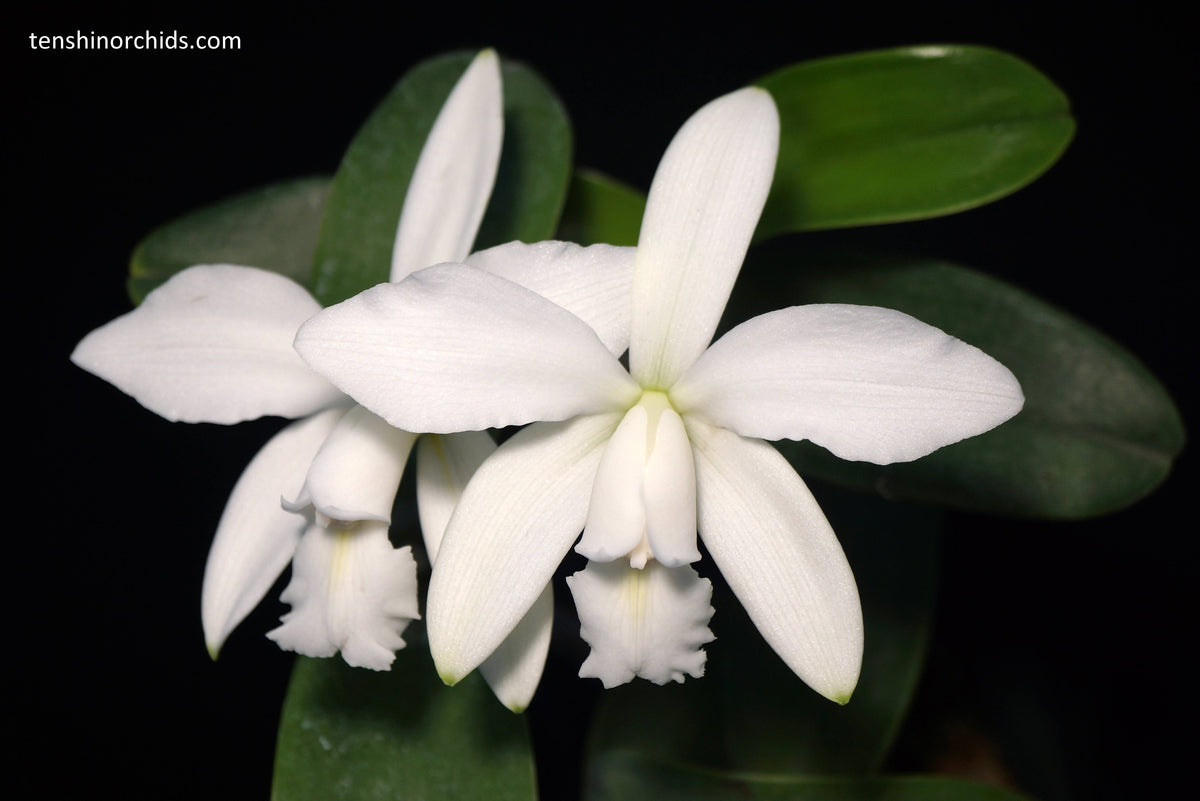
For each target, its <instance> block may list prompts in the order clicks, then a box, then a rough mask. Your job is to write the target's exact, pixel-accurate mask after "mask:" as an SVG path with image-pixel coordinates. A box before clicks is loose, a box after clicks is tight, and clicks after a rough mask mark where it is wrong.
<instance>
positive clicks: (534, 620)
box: [479, 584, 554, 712]
mask: <svg viewBox="0 0 1200 801" xmlns="http://www.w3.org/2000/svg"><path fill="white" fill-rule="evenodd" d="M553 625H554V590H553V588H552V587H551V586H550V585H549V584H547V585H546V589H545V590H543V591H542V594H541V595H539V596H538V599H537V600H536V601H534V602H533V606H531V607H530V608H529V611H528V612H526V613H525V617H523V618H521V622H520V623H518V624H517V627H516V628H515V629H513V630H512V633H511V634H509V635H508V636H507V637H505V638H504V642H502V643H500V647H498V648H497V649H496V650H495V651H493V652H492V655H491V656H489V657H488V658H487V659H485V660H483V663H482V664H481V665H480V666H479V672H480V673H481V674H482V675H483V678H484V679H485V680H486V681H487V683H488V686H489V687H491V688H492V692H493V693H495V694H496V697H497V698H499V699H500V703H502V704H504V705H505V706H506V707H508V708H509V709H511V710H512V711H513V712H523V711H525V707H527V706H529V702H530V701H532V700H533V694H534V692H535V691H536V690H537V686H538V682H540V681H541V680H542V669H543V668H544V667H545V666H546V654H548V653H549V652H550V632H551V629H552V628H553Z"/></svg>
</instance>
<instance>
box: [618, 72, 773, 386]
mask: <svg viewBox="0 0 1200 801" xmlns="http://www.w3.org/2000/svg"><path fill="white" fill-rule="evenodd" d="M778 150H779V114H778V112H777V111H776V110H775V103H774V101H773V100H771V96H770V95H769V94H767V92H766V91H764V90H762V89H757V88H747V89H742V90H740V91H737V92H734V93H732V94H728V95H725V96H724V97H719V98H717V99H716V100H714V101H712V102H711V103H709V104H708V105H706V106H704V107H703V108H701V109H700V110H699V111H697V112H696V113H695V114H693V115H692V117H691V118H690V119H689V120H688V121H687V122H686V123H684V125H683V127H682V128H680V129H679V133H677V134H676V135H675V138H674V139H673V140H672V141H671V144H670V146H669V147H668V148H667V152H666V154H665V155H664V156H663V158H662V161H661V162H660V163H659V165H658V171H657V172H656V173H655V174H654V181H653V183H652V184H651V185H650V194H649V197H648V198H647V201H646V214H645V217H644V218H643V220H642V230H641V235H640V238H639V239H638V246H637V260H636V264H635V266H634V274H633V320H632V337H631V340H630V346H629V360H630V371H631V372H632V373H633V376H634V378H636V379H637V380H638V382H639V383H640V384H641V385H642V386H644V387H647V388H658V389H667V388H669V387H670V386H671V385H672V384H674V383H675V380H676V379H677V378H679V376H680V375H682V374H683V372H684V371H685V370H687V368H688V367H690V366H691V364H692V362H694V361H695V360H696V358H697V357H698V356H699V355H700V354H701V353H702V352H703V351H704V348H705V347H706V346H707V345H708V343H709V341H710V340H711V339H712V335H713V332H714V331H715V330H716V327H717V322H718V321H719V320H720V318H721V312H722V311H723V310H724V309H725V302H726V301H727V300H728V299H729V292H730V290H731V289H732V288H733V283H734V280H735V279H736V278H737V274H738V271H739V270H740V269H741V266H742V260H743V259H744V258H745V255H746V248H747V247H749V245H750V237H751V236H752V235H753V233H754V227H755V225H757V223H758V217H759V215H760V214H761V213H762V207H763V204H764V203H765V202H766V199H767V192H768V190H769V189H770V188H771V178H772V176H773V174H774V170H775V157H776V154H777V152H778Z"/></svg>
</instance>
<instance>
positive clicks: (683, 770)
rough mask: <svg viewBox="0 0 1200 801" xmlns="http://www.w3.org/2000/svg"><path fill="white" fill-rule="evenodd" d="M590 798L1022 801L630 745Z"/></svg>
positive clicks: (591, 775) (931, 783) (599, 769)
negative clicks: (744, 765) (710, 766)
mask: <svg viewBox="0 0 1200 801" xmlns="http://www.w3.org/2000/svg"><path fill="white" fill-rule="evenodd" d="M584 799H585V801H618V799H619V801H1022V799H1023V796H1020V795H1018V794H1016V793H1014V792H1012V791H1010V790H1005V789H1002V788H999V787H992V786H989V785H986V784H974V783H972V782H965V781H959V780H958V779H944V778H935V777H925V776H903V777H879V778H831V777H797V776H774V775H763V774H753V773H733V772H720V771H713V770H704V769H699V768H695V767H691V766H686V765H680V764H678V763H672V762H669V761H665V760H661V759H656V758H654V757H650V756H645V755H642V754H636V753H632V752H628V751H618V752H614V753H611V754H607V755H605V756H604V758H602V759H600V760H598V761H596V762H595V763H593V764H592V766H591V768H590V769H589V771H588V781H587V787H586V790H585V792H584Z"/></svg>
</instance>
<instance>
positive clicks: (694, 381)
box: [671, 304, 1024, 464]
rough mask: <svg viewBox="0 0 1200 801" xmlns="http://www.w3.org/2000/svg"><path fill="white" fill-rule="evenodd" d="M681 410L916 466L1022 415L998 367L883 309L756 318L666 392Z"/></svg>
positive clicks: (746, 431)
mask: <svg viewBox="0 0 1200 801" xmlns="http://www.w3.org/2000/svg"><path fill="white" fill-rule="evenodd" d="M671 398H672V400H673V401H674V402H675V403H676V404H678V406H679V408H681V409H683V410H685V411H687V412H689V413H694V414H696V415H700V416H702V417H704V418H705V419H707V420H708V421H710V422H712V423H715V424H716V425H719V426H722V427H724V428H728V429H731V430H733V431H736V432H738V433H739V434H742V435H744V436H748V437H761V438H763V439H772V440H773V439H782V438H785V437H786V438H788V439H809V440H812V441H813V442H815V443H817V444H818V445H821V446H823V447H825V448H828V449H829V450H830V451H832V452H833V453H834V454H835V455H837V456H840V457H841V458H843V459H853V460H862V461H868V462H874V463H876V464H889V463H891V462H902V461H909V460H912V459H917V458H919V457H921V456H924V455H926V454H928V453H931V452H932V451H935V450H937V449H938V448H940V447H942V446H944V445H949V444H950V443H952V442H957V441H959V440H961V439H965V438H966V437H972V436H975V435H976V434H981V433H983V432H984V431H987V430H989V429H991V428H994V427H995V426H998V425H999V424H1000V423H1002V422H1004V421H1005V420H1007V419H1008V418H1010V417H1012V416H1013V415H1014V414H1016V413H1017V412H1018V411H1020V410H1021V406H1022V404H1023V403H1024V396H1023V395H1022V393H1021V387H1020V384H1018V383H1017V379H1016V378H1014V377H1013V374H1012V373H1011V372H1009V370H1008V368H1006V367H1005V366H1004V365H1002V364H1000V363H999V362H997V361H996V360H995V359H993V358H992V357H991V356H988V355H987V354H986V353H984V352H983V351H981V350H979V349H978V348H976V347H973V346H971V345H968V344H967V343H965V342H963V341H961V340H958V339H955V338H954V337H952V336H949V335H948V334H945V333H943V332H942V331H941V330H939V329H937V328H934V327H933V326H931V325H926V324H925V323H922V322H921V321H919V320H916V319H914V318H912V317H909V316H908V315H907V314H903V313H901V312H898V311H893V310H891V309H881V308H876V307H874V306H849V305H840V304H823V305H812V306H794V307H792V308H790V309H781V310H779V311H775V312H771V313H769V314H764V315H762V316H760V317H755V318H754V319H752V320H749V321H747V322H745V323H742V324H741V325H739V326H738V327H737V328H734V329H733V330H732V331H730V332H729V333H728V334H726V335H725V336H723V337H722V338H721V339H720V340H719V341H718V342H715V343H713V346H712V347H711V348H709V350H708V351H707V352H706V353H705V354H704V355H703V356H701V357H700V360H699V361H697V362H696V364H695V365H694V366H693V367H692V369H691V370H689V371H688V373H687V375H685V376H684V378H683V379H682V380H681V381H680V382H679V384H678V385H676V387H675V388H673V389H672V390H671Z"/></svg>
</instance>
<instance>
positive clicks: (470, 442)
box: [417, 431, 554, 712]
mask: <svg viewBox="0 0 1200 801" xmlns="http://www.w3.org/2000/svg"><path fill="white" fill-rule="evenodd" d="M495 452H496V443H495V442H494V441H493V440H492V437H491V435H489V434H488V433H487V432H485V431H466V432H463V433H460V434H426V435H425V436H423V437H422V438H421V440H420V443H419V444H418V445H417V509H418V511H419V513H420V516H421V533H422V534H423V535H424V537H425V550H426V551H427V552H428V554H429V561H430V562H431V563H435V562H436V561H437V553H438V548H439V546H440V545H441V541H442V535H443V534H444V533H445V531H446V526H447V525H448V524H449V522H450V516H451V515H452V513H453V512H454V509H455V507H457V506H458V502H459V500H460V499H461V498H462V493H463V490H464V489H465V488H466V486H467V482H468V481H470V479H471V476H473V475H474V474H475V471H476V470H478V469H479V466H480V465H481V464H483V462H484V460H485V459H487V457H489V456H491V455H492V454H493V453H495ZM553 622H554V592H553V590H552V589H551V588H550V587H549V586H547V587H546V589H545V590H543V591H542V594H541V595H540V596H538V599H537V601H535V602H534V604H533V606H532V607H530V609H529V611H528V612H526V613H525V617H523V618H522V619H521V622H520V623H518V624H517V626H516V628H514V629H513V631H512V633H511V634H509V635H508V637H506V638H505V640H504V642H502V643H500V646H499V647H498V648H497V649H496V650H495V651H493V652H492V655H491V656H489V657H488V658H487V659H485V660H484V661H483V663H482V664H481V665H480V666H479V672H480V673H481V674H483V677H484V679H486V680H487V683H488V686H490V687H491V688H492V692H493V693H495V694H496V697H497V698H499V699H500V703H502V704H504V705H505V706H506V707H508V708H509V709H511V710H512V711H513V712H521V711H522V710H524V709H525V707H527V706H529V702H530V701H531V700H532V699H533V694H534V691H536V690H537V686H538V682H540V681H541V678H542V669H543V668H544V667H545V665H546V654H547V653H548V652H549V650H550V630H551V627H552V625H553Z"/></svg>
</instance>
